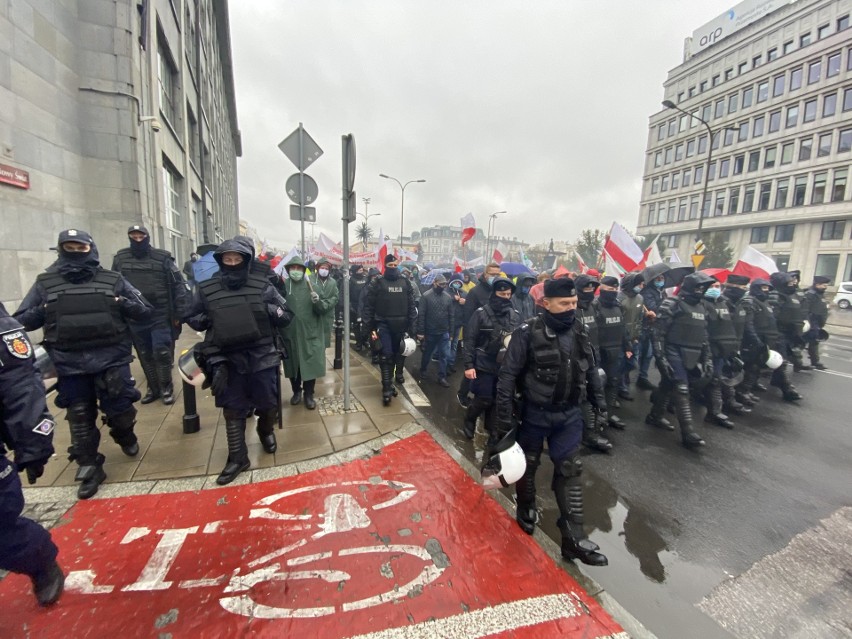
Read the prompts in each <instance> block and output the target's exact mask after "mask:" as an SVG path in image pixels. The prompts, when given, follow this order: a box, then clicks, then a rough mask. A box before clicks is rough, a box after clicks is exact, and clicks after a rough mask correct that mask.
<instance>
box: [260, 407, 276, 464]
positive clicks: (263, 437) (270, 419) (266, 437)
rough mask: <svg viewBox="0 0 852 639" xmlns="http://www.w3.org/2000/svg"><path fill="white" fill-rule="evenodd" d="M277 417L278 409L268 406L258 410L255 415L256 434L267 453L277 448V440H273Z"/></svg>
mask: <svg viewBox="0 0 852 639" xmlns="http://www.w3.org/2000/svg"><path fill="white" fill-rule="evenodd" d="M277 417H278V409H277V408H270V409H268V410H264V411H260V412H259V413H258V416H257V436H258V438H259V439H260V445H261V446H263V450H265V451H266V452H267V453H270V454H271V453H274V452H275V451H276V450H278V442H277V441H276V440H275V420H276V419H277Z"/></svg>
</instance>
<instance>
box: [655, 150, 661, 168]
mask: <svg viewBox="0 0 852 639" xmlns="http://www.w3.org/2000/svg"><path fill="white" fill-rule="evenodd" d="M661 166H663V152H662V151H657V152H656V153H654V168H655V169H658V168H660V167H661Z"/></svg>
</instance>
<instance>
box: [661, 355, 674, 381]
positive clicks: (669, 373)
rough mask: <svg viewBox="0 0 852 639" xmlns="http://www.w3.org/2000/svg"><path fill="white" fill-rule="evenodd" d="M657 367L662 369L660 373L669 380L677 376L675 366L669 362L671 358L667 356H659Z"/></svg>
mask: <svg viewBox="0 0 852 639" xmlns="http://www.w3.org/2000/svg"><path fill="white" fill-rule="evenodd" d="M657 369H658V370H659V371H660V375H662V376H663V377H665V378H666V379H668V380H672V379H674V377H675V372H674V368H672V365H671V364H669V360H667V359H666V358H665V357H658V358H657Z"/></svg>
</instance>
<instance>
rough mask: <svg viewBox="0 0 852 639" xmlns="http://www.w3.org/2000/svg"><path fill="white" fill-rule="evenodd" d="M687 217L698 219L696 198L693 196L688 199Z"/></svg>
mask: <svg viewBox="0 0 852 639" xmlns="http://www.w3.org/2000/svg"><path fill="white" fill-rule="evenodd" d="M689 219H690V220H697V219H698V198H697V197H694V198H692V199H691V200H690V201H689Z"/></svg>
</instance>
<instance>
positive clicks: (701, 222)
mask: <svg viewBox="0 0 852 639" xmlns="http://www.w3.org/2000/svg"><path fill="white" fill-rule="evenodd" d="M663 106H664V107H666V108H667V109H674V110H675V111H680V112H681V113H683V114H684V115H687V116H689V117H691V118H695V119H696V120H698V121H699V122H701V124H703V125H704V126H705V128H706V129H707V134H708V138H709V139H708V144H709V147H708V148H707V166H706V167H705V168H704V188H702V189H701V209H700V210H699V211H698V229H697V230H696V232H695V243H696V244H698V242H699V241H700V240H701V229H702V228H703V227H704V210H705V208H706V209H707V213H708V214H709V213H710V209H709V207H707V185H708V183H709V182H710V164H711V161H712V158H713V140H714V138H715V137H716V135H718V134H719V133H721V132H722V131H737V130H738V129H737V128H736V127H733V126H722V127H719V128H718V129H716V130H715V131H714V130H713V129H712V128H711V127H710V125H709V124H707V122H706V121H705V120H703V119H702V118H699V117H698V116H697V115H695V114H694V113H688V112H687V111H684V110H683V109H681V108H680V107H679V106H677V105H676V104H675V103H674V102H672V101H671V100H663ZM694 250H695V249H694V248H693V251H694ZM693 255H697V253H694V252H693Z"/></svg>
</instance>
